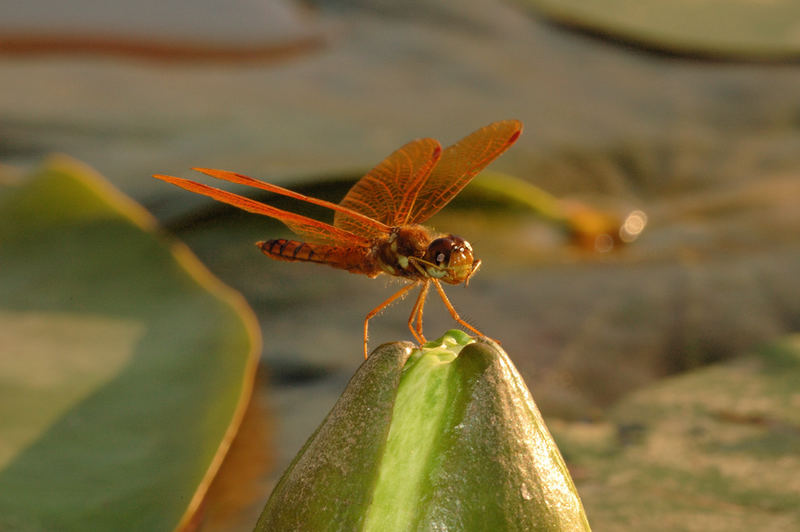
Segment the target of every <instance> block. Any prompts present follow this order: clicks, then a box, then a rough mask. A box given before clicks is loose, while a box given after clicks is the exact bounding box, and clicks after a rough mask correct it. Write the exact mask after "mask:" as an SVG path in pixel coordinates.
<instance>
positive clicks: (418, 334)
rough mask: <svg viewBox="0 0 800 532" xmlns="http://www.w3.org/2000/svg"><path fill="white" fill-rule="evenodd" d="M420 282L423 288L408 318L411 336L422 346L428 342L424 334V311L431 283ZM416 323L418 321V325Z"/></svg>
mask: <svg viewBox="0 0 800 532" xmlns="http://www.w3.org/2000/svg"><path fill="white" fill-rule="evenodd" d="M420 282H422V288H420V291H419V296H418V297H417V301H416V302H415V303H414V308H413V309H411V315H410V316H409V317H408V329H409V330H410V331H411V334H413V335H414V338H415V339H416V340H417V342H419V345H422V344H424V343H425V342H427V340H426V339H425V335H424V334H423V333H422V309H423V308H424V307H425V298H426V297H427V296H428V287H429V286H430V283H429V282H428V281H427V280H426V281H420ZM414 321H416V325H415V324H414Z"/></svg>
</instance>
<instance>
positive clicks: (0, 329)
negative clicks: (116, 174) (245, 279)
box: [0, 159, 258, 530]
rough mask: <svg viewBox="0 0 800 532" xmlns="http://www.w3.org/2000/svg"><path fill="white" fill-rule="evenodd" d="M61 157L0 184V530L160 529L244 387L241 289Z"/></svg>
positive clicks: (253, 338) (232, 422)
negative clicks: (232, 287)
mask: <svg viewBox="0 0 800 532" xmlns="http://www.w3.org/2000/svg"><path fill="white" fill-rule="evenodd" d="M153 230H154V222H153V220H152V219H151V218H150V217H149V216H148V215H147V214H146V213H145V212H144V211H143V210H141V208H139V207H138V206H136V205H135V204H133V202H131V201H130V200H128V199H127V198H124V197H122V196H121V195H120V194H119V193H118V192H116V191H115V190H113V189H111V187H110V186H109V185H108V184H107V183H105V182H104V181H102V180H101V179H100V178H99V177H98V176H96V175H94V174H93V172H91V171H90V170H88V169H86V168H84V167H82V166H81V165H79V164H78V163H75V162H73V161H71V160H67V159H58V160H54V161H53V162H52V163H51V164H50V165H48V166H47V167H45V168H44V169H42V170H39V171H37V172H36V173H35V174H34V175H32V176H30V177H29V178H25V179H23V180H20V181H19V182H13V183H6V186H3V187H2V188H0V346H1V347H0V434H2V438H0V529H3V530H171V529H173V528H175V527H176V526H178V525H179V524H180V523H182V522H184V523H185V522H186V521H187V520H188V519H189V518H191V516H192V514H193V512H195V511H196V510H197V507H198V504H199V503H200V500H201V498H202V496H203V494H204V493H205V491H206V490H207V488H208V484H209V482H210V480H211V478H212V476H213V474H214V472H215V471H216V469H217V468H218V466H219V463H220V461H221V459H222V458H223V456H224V454H225V452H226V450H227V448H228V446H229V445H230V441H231V439H232V438H233V435H234V432H235V430H236V427H237V426H238V424H239V421H240V419H241V416H242V414H243V409H244V406H245V403H246V401H247V398H248V397H249V395H250V389H251V386H252V378H253V374H254V369H255V360H256V358H255V357H256V354H257V351H256V350H257V349H258V334H257V331H256V330H255V328H254V326H253V323H252V321H253V320H252V318H251V315H250V313H249V310H248V309H247V308H246V306H245V305H244V304H243V301H242V300H241V298H240V297H239V296H238V295H236V294H235V293H234V292H233V291H231V290H230V289H228V288H226V287H224V286H223V285H222V284H221V283H220V282H219V281H217V280H216V279H214V278H213V277H212V276H211V275H210V274H209V273H208V272H207V271H206V270H205V269H204V268H203V267H202V266H201V265H200V264H199V263H198V262H197V260H196V259H195V258H194V257H193V256H192V255H191V254H190V253H189V252H188V251H187V250H186V249H185V248H183V247H182V246H178V245H175V244H170V243H167V242H166V241H165V240H164V239H163V238H162V237H160V236H158V235H155V234H154V232H153Z"/></svg>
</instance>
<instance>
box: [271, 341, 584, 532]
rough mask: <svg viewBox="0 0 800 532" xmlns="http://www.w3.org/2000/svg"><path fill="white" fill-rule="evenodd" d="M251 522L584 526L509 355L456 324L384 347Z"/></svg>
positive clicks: (342, 526)
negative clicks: (416, 343)
mask: <svg viewBox="0 0 800 532" xmlns="http://www.w3.org/2000/svg"><path fill="white" fill-rule="evenodd" d="M256 530H270V531H272V530H282V531H283V530H309V531H313V530H347V531H355V530H358V531H368V530H375V531H386V530H476V531H477V530H480V531H483V530H492V531H500V530H520V531H530V530H570V531H573V530H589V524H588V521H587V520H586V515H585V514H584V512H583V508H582V506H581V502H580V498H579V497H578V494H577V492H576V490H575V487H574V486H573V484H572V480H571V478H570V476H569V472H568V471H567V468H566V466H565V464H564V461H563V459H562V458H561V454H560V453H559V451H558V449H557V448H556V445H555V443H554V442H553V440H552V438H551V437H550V434H549V432H548V431H547V428H546V427H545V424H544V421H543V420H542V417H541V414H540V413H539V411H538V409H537V408H536V405H535V404H534V402H533V399H532V398H531V395H530V393H529V392H528V389H527V387H526V386H525V383H524V382H523V380H522V377H520V375H519V373H517V371H516V369H515V368H514V366H513V364H512V363H511V361H510V360H509V358H508V356H507V355H506V353H505V352H504V351H503V350H502V349H501V348H500V347H499V346H498V345H497V344H495V343H494V342H491V341H477V342H476V341H474V340H473V339H472V338H471V337H469V336H468V335H466V334H465V333H463V332H461V331H456V330H452V331H449V332H448V333H447V334H445V335H444V336H443V337H442V338H440V339H439V340H436V341H433V342H429V343H427V344H425V345H424V346H423V348H422V349H421V350H420V349H414V348H413V346H412V345H411V344H408V343H394V344H386V345H383V346H381V347H379V348H378V349H376V350H375V352H373V354H372V355H370V357H369V359H368V360H366V361H365V362H364V364H363V365H362V366H361V368H359V370H358V372H357V373H356V374H355V376H354V377H353V379H352V380H351V381H350V384H349V385H348V387H347V389H346V390H345V391H344V393H343V394H342V396H341V397H340V398H339V401H338V402H337V403H336V405H335V406H334V407H333V410H331V413H330V414H329V415H328V417H327V418H326V419H325V421H324V422H323V423H322V425H321V426H320V427H319V428H318V429H317V431H316V432H315V433H314V434H313V435H312V436H311V438H310V439H309V440H308V442H307V443H306V444H305V446H303V448H302V449H301V450H300V452H299V453H298V455H297V457H295V459H294V461H293V462H292V464H291V465H290V466H289V468H288V469H287V471H286V472H285V473H284V475H283V477H282V478H281V480H280V482H279V483H278V485H277V486H276V487H275V490H274V491H273V493H272V496H271V497H270V499H269V501H268V502H267V505H266V507H265V508H264V512H263V513H262V515H261V519H259V522H258V525H257V527H256Z"/></svg>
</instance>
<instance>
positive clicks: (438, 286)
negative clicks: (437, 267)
mask: <svg viewBox="0 0 800 532" xmlns="http://www.w3.org/2000/svg"><path fill="white" fill-rule="evenodd" d="M431 281H433V284H434V286H436V291H437V292H439V296H440V297H441V298H442V301H444V306H446V307H447V310H449V311H450V315H451V316H452V317H453V319H454V320H456V321H457V322H458V323H459V324H460V325H462V326H464V327H466V328H467V329H469V330H470V331H472V332H474V333H475V334H477V335H478V336H483V337H486V335H485V334H483V333H482V332H480V331H479V330H478V329H476V328H475V327H473V326H472V325H470V324H469V323H467V322H466V321H464V320H462V319H461V316H459V315H458V312H456V309H455V308H454V307H453V304H452V303H450V300H449V299H447V295H445V293H444V289H443V288H442V285H441V283H439V279H431Z"/></svg>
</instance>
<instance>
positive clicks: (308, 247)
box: [256, 238, 380, 277]
mask: <svg viewBox="0 0 800 532" xmlns="http://www.w3.org/2000/svg"><path fill="white" fill-rule="evenodd" d="M256 245H257V246H258V247H259V248H260V249H261V251H263V252H264V255H266V256H268V257H270V258H272V259H276V260H285V261H290V262H317V263H319V264H327V265H328V266H332V267H334V268H339V269H340V270H347V271H350V272H353V273H363V274H365V275H369V276H370V277H375V276H376V275H378V273H380V269H379V268H378V267H377V265H376V264H375V260H374V259H373V258H372V253H371V250H370V248H366V247H340V246H330V245H326V244H309V243H308V242H298V241H297V240H287V239H285V238H278V239H275V240H267V241H265V242H258V243H257V244H256Z"/></svg>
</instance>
